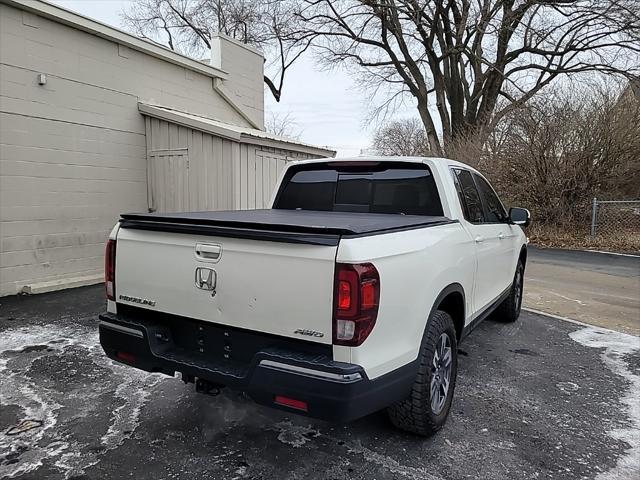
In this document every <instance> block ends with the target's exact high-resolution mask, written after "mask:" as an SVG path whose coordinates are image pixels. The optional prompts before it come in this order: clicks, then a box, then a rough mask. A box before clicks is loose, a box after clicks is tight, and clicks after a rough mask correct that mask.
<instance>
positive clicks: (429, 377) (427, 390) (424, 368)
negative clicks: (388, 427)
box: [387, 310, 458, 436]
mask: <svg viewBox="0 0 640 480" xmlns="http://www.w3.org/2000/svg"><path fill="white" fill-rule="evenodd" d="M443 335H446V337H447V338H448V342H449V346H450V354H451V359H450V360H451V362H450V365H451V369H450V372H449V373H450V375H449V383H448V388H447V389H446V393H445V395H444V397H445V398H444V403H443V404H442V406H441V409H440V410H438V409H436V411H434V409H433V407H432V401H434V398H433V397H432V389H431V387H432V381H434V382H435V384H436V385H437V384H438V382H439V379H441V378H443V377H444V376H446V375H442V369H440V370H437V369H436V368H435V367H434V363H435V362H436V358H435V353H436V349H438V348H439V347H440V346H441V344H440V341H441V338H442V336H443ZM445 341H446V340H445ZM419 360H420V365H419V367H418V375H417V376H416V379H415V381H414V383H413V386H412V388H411V393H410V394H409V397H407V398H406V399H404V400H401V401H399V402H396V403H394V404H393V405H391V406H390V407H388V408H387V412H388V414H389V418H390V419H391V423H393V424H394V425H395V426H396V427H398V428H400V429H402V430H406V431H408V432H412V433H416V434H418V435H424V436H431V435H433V434H434V433H436V432H437V431H438V430H440V429H441V428H442V427H443V426H444V424H445V422H446V420H447V416H448V415H449V410H450V409H451V400H452V398H453V391H454V389H455V386H456V377H457V373H458V345H457V340H456V331H455V328H454V326H453V320H452V319H451V316H450V315H449V314H448V313H446V312H443V311H441V310H437V311H436V312H435V313H433V314H432V315H431V317H430V318H429V322H428V325H427V331H426V332H425V337H424V339H423V342H422V345H421V347H420V356H419ZM437 373H438V374H440V375H436V374H437ZM434 376H436V379H435V380H434ZM442 388H443V387H442V385H439V386H438V393H437V394H436V395H437V396H438V397H439V399H442V391H443V390H442ZM436 403H439V402H436ZM438 406H439V405H438Z"/></svg>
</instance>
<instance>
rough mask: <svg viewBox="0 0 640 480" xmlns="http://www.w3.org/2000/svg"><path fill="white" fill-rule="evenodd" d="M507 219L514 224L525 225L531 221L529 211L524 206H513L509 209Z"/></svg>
mask: <svg viewBox="0 0 640 480" xmlns="http://www.w3.org/2000/svg"><path fill="white" fill-rule="evenodd" d="M509 220H510V221H511V223H513V224H514V225H520V226H521V227H526V226H527V225H529V224H530V223H531V213H529V210H527V209H526V208H518V207H513V208H510V209H509Z"/></svg>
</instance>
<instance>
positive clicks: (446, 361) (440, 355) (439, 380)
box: [431, 333, 452, 415]
mask: <svg viewBox="0 0 640 480" xmlns="http://www.w3.org/2000/svg"><path fill="white" fill-rule="evenodd" d="M451 355H452V353H451V339H450V338H449V335H447V334H446V333H443V334H442V335H440V338H439V339H438V343H437V344H436V349H435V352H434V353H433V362H432V365H431V411H432V412H433V413H434V414H436V415H439V414H440V413H441V412H442V410H443V409H444V406H445V403H446V402H447V395H448V394H449V386H450V383H451V363H452V356H451Z"/></svg>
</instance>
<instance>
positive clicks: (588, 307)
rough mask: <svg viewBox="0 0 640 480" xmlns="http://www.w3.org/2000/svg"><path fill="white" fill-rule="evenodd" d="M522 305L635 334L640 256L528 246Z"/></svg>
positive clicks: (639, 320) (639, 323) (639, 314)
mask: <svg viewBox="0 0 640 480" xmlns="http://www.w3.org/2000/svg"><path fill="white" fill-rule="evenodd" d="M524 304H525V306H526V307H528V308H532V309H535V310H541V311H544V312H547V313H551V314H555V315H560V316H564V317H569V318H572V319H574V320H580V321H583V322H586V323H589V324H591V325H598V326H602V327H606V328H611V329H614V330H618V331H620V332H624V333H631V334H634V335H640V256H626V255H625V256H623V255H616V254H607V253H597V252H587V251H578V250H556V249H538V248H535V247H530V248H529V255H528V258H527V268H526V272H525V295H524Z"/></svg>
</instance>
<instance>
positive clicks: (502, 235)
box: [498, 232, 504, 240]
mask: <svg viewBox="0 0 640 480" xmlns="http://www.w3.org/2000/svg"><path fill="white" fill-rule="evenodd" d="M498 238H499V239H500V240H504V233H502V232H500V233H499V234H498Z"/></svg>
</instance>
